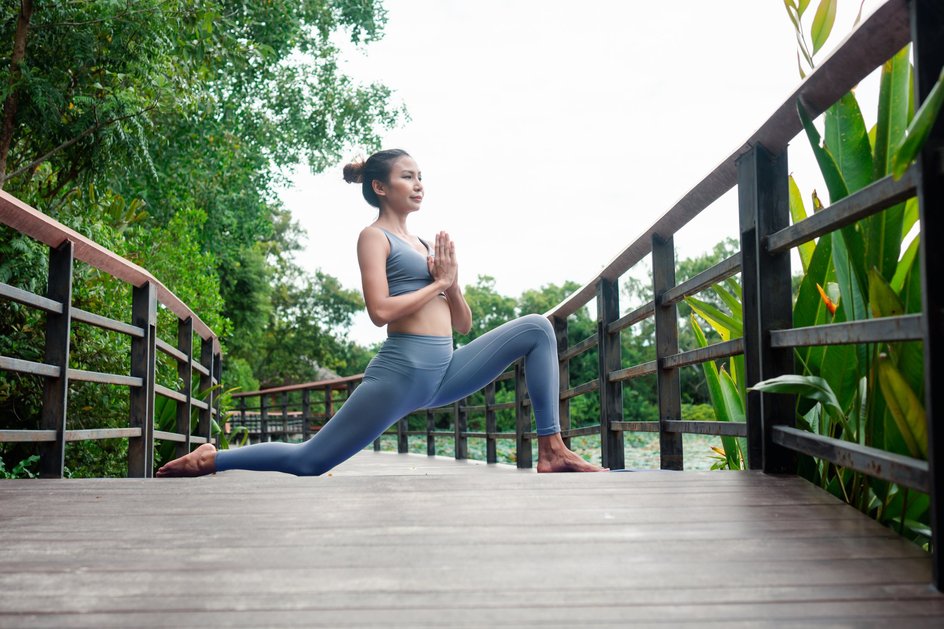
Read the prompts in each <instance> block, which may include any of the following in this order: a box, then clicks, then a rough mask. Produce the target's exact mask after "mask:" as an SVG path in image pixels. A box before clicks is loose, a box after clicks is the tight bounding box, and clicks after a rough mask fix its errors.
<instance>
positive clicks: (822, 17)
mask: <svg viewBox="0 0 944 629" xmlns="http://www.w3.org/2000/svg"><path fill="white" fill-rule="evenodd" d="M837 2H838V0H820V3H819V7H817V9H816V14H815V15H813V26H812V28H811V30H810V35H811V36H812V38H813V54H814V55H815V54H816V52H817V51H818V50H819V49H820V48H822V47H823V44H825V43H826V40H827V39H828V38H829V33H830V32H831V31H832V30H833V23H835V21H836V4H837Z"/></svg>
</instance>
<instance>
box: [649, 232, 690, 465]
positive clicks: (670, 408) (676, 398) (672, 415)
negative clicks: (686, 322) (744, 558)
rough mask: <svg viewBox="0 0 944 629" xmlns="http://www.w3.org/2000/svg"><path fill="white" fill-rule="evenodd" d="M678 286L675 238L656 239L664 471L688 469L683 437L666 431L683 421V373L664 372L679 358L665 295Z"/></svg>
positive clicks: (673, 311)
mask: <svg viewBox="0 0 944 629" xmlns="http://www.w3.org/2000/svg"><path fill="white" fill-rule="evenodd" d="M674 286H675V244H674V239H673V238H672V236H669V237H668V238H665V239H663V238H661V237H660V236H659V235H658V234H653V236H652V294H653V297H654V299H655V324H656V361H657V364H658V369H657V371H656V382H657V387H658V392H659V466H660V467H661V468H662V469H664V470H681V469H683V468H684V461H683V458H682V435H681V433H677V432H676V433H672V432H668V431H666V423H665V422H667V421H674V420H679V419H682V394H681V386H680V384H679V372H678V369H677V368H675V367H670V368H668V369H665V368H663V365H662V359H663V358H664V357H666V356H671V355H672V354H678V351H679V350H678V308H677V307H676V305H675V304H674V303H673V304H663V303H662V295H663V293H665V291H667V290H669V289H670V288H673V287H674Z"/></svg>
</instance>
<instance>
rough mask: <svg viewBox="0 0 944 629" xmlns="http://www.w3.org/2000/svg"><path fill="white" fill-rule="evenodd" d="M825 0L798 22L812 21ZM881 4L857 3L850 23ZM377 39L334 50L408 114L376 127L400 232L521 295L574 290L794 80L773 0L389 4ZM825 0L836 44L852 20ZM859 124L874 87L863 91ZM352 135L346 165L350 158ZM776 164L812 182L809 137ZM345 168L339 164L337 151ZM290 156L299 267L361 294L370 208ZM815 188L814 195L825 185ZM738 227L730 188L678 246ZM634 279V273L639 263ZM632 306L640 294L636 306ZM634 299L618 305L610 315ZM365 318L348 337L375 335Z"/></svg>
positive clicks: (421, 0) (717, 159)
mask: <svg viewBox="0 0 944 629" xmlns="http://www.w3.org/2000/svg"><path fill="white" fill-rule="evenodd" d="M818 4H819V2H818V0H816V1H814V2H811V6H810V8H809V9H808V10H807V13H806V14H805V15H804V21H805V22H806V26H807V29H808V28H809V25H810V23H811V22H812V18H813V11H814V10H815V9H816V6H817V5H818ZM880 4H881V2H879V1H878V0H865V4H864V11H863V13H864V15H868V14H869V13H871V12H872V11H873V10H874V8H875V7H877V6H879V5H880ZM384 6H385V7H386V9H387V11H388V23H387V25H386V28H385V31H384V32H385V35H384V37H383V39H381V40H380V41H379V42H375V43H372V44H370V45H367V46H362V47H354V46H351V45H345V46H343V59H344V61H343V62H342V64H341V67H342V69H343V70H344V71H345V72H346V73H347V74H348V75H350V76H352V77H353V78H354V79H355V80H357V81H359V82H362V83H369V82H375V81H376V82H381V83H383V84H385V85H387V86H388V87H390V88H391V89H392V90H393V91H394V95H393V98H394V99H395V102H398V103H403V104H405V105H406V107H407V109H408V111H409V114H410V121H409V122H407V123H405V124H403V125H401V126H400V127H399V128H396V129H393V130H390V131H388V132H385V133H384V134H383V142H382V143H383V146H384V148H403V149H405V150H407V151H408V152H409V153H410V154H411V155H412V156H413V157H414V158H415V159H416V161H417V163H418V164H419V166H420V169H421V170H422V172H423V178H424V186H425V198H424V201H423V206H422V208H421V210H420V211H419V212H418V213H417V214H415V215H413V216H411V217H410V223H409V224H408V227H409V229H410V231H411V232H412V233H414V234H418V235H420V236H424V237H426V236H432V235H433V234H434V233H435V232H437V231H439V230H446V231H447V232H449V234H450V236H451V237H452V239H453V240H454V241H455V243H456V250H457V257H458V260H459V278H460V281H461V282H462V284H463V285H467V284H471V283H474V282H475V279H476V277H477V276H478V275H490V276H492V277H494V278H495V285H496V289H497V290H498V291H499V292H500V293H502V294H504V295H510V296H518V295H519V294H520V293H522V292H523V291H525V290H527V289H532V288H539V287H541V286H543V285H546V284H551V283H553V284H562V283H563V282H565V281H567V280H573V281H576V282H578V283H580V284H584V283H586V282H587V281H589V280H591V279H592V278H593V277H594V276H595V275H596V274H597V273H599V271H600V270H601V268H602V267H604V266H605V265H606V264H607V263H608V262H609V261H610V260H612V259H613V258H614V257H616V255H617V254H618V253H619V252H620V251H622V250H623V249H624V248H625V247H626V246H628V245H629V244H630V243H631V242H632V241H633V240H635V238H636V237H637V236H638V235H639V234H641V233H642V232H644V231H645V230H646V229H647V228H648V227H649V226H650V225H651V224H652V223H654V222H655V221H656V220H657V219H658V218H659V217H660V216H661V215H662V214H664V213H665V212H666V211H667V210H668V209H669V208H670V207H671V206H672V205H673V204H674V203H675V202H676V201H677V200H678V199H679V198H681V197H682V196H683V195H684V194H685V193H686V192H687V191H688V190H689V189H691V188H692V187H693V186H694V185H696V184H697V183H698V182H699V181H701V179H702V178H704V176H705V175H707V174H708V173H709V172H710V171H711V170H713V169H714V168H715V167H716V166H717V165H718V164H719V163H721V162H722V161H723V160H724V159H725V158H727V157H728V156H729V155H730V154H731V153H732V152H733V151H734V150H735V149H736V148H737V147H738V146H740V145H741V144H742V143H743V141H744V140H745V139H747V138H748V137H749V136H750V135H751V134H753V133H754V132H755V131H756V130H757V128H759V127H760V125H761V124H762V123H763V122H764V121H765V120H766V119H767V117H769V116H770V115H771V114H772V113H773V111H774V110H775V109H776V108H777V107H778V106H779V105H780V104H781V103H782V102H783V101H784V100H785V99H786V98H787V96H789V94H790V93H791V92H792V91H793V90H794V89H795V88H796V87H797V85H798V84H799V83H800V77H799V73H798V70H797V59H796V40H795V34H794V31H793V27H792V25H791V24H790V21H789V18H788V17H787V13H786V11H785V9H784V5H783V1H782V0H726V1H725V2H720V3H707V2H699V1H696V0H671V1H670V0H667V1H665V2H640V1H638V0H637V1H629V0H622V1H620V0H595V1H594V2H580V3H577V2H573V1H563V0H475V1H473V0H386V1H385V2H384ZM858 9H859V2H858V1H849V0H839V9H838V11H837V17H836V23H835V26H834V30H833V35H832V37H831V38H830V42H829V44H828V45H827V47H826V48H825V49H824V51H823V52H822V53H820V54H819V55H817V59H818V60H820V61H821V60H822V59H824V58H825V55H826V54H828V51H829V50H830V49H831V48H833V47H834V46H835V45H837V44H838V43H839V42H840V41H841V40H842V39H843V38H844V37H845V35H846V34H847V33H848V32H850V31H851V30H852V25H853V23H854V20H855V16H856V13H857V11H858ZM860 89H861V90H862V92H861V93H860V102H862V103H863V110H864V113H865V115H866V121H867V124H871V123H870V118H869V115H870V113H871V116H872V118H871V120H873V121H874V109H875V108H874V107H873V106H871V105H869V104H866V103H867V102H868V100H867V98H868V94H867V93H868V91H869V89H870V88H869V86H868V85H867V84H864V85H863V86H860ZM364 153H365V152H364V150H363V149H359V148H358V147H352V148H351V150H350V152H349V155H348V158H353V157H354V156H356V155H358V154H364ZM789 160H790V170H791V172H793V174H794V176H795V178H796V179H797V181H798V184H799V186H800V189H801V191H803V192H804V195H805V196H806V197H807V198H808V197H809V193H810V192H811V191H812V189H813V188H814V187H816V188H819V189H820V191H822V190H823V186H822V180H821V179H820V178H819V176H818V171H817V169H816V167H815V162H814V161H813V159H812V154H811V151H810V150H809V146H808V144H807V141H806V139H805V137H798V138H796V139H795V140H794V142H793V144H792V145H791V150H790V156H789ZM344 161H348V160H347V159H346V160H344ZM343 163H344V162H341V163H339V164H338V165H337V166H336V167H333V168H329V169H328V170H327V171H326V172H324V173H322V174H319V175H313V174H311V173H310V172H308V171H307V170H306V169H304V168H300V169H298V171H296V172H295V173H294V174H293V176H292V177H291V181H292V185H291V186H290V187H288V188H286V189H285V190H282V191H281V193H280V196H281V198H282V200H283V202H284V203H285V205H286V207H287V208H289V209H290V210H291V212H292V214H293V216H294V218H295V220H296V221H298V223H299V224H300V225H301V226H302V228H303V229H305V230H306V232H307V238H306V240H305V248H304V250H303V251H302V252H300V254H299V255H298V258H297V259H298V262H299V263H300V264H301V265H302V267H303V268H306V269H308V270H310V271H314V270H316V269H321V270H322V271H324V272H326V273H329V274H331V275H333V276H335V277H337V278H338V279H339V280H340V281H341V283H342V284H343V285H344V286H345V287H348V288H355V289H358V290H360V275H359V271H358V266H357V257H356V251H355V244H356V241H357V235H358V233H359V232H360V230H361V229H362V228H363V227H364V226H365V225H367V224H369V223H371V222H372V221H373V220H374V219H375V218H376V210H374V209H373V208H371V207H370V206H368V205H367V204H366V203H365V202H364V200H363V197H362V196H361V193H360V186H355V185H349V184H345V183H344V182H343V180H342V179H341V167H342V165H343ZM821 196H825V195H821ZM727 236H731V237H737V207H736V195H735V193H734V191H732V192H729V193H728V194H727V195H725V196H724V197H722V198H721V199H720V200H719V201H717V202H716V203H714V204H713V205H712V206H711V207H710V208H709V209H708V210H706V211H705V212H703V213H702V214H701V215H700V216H699V217H698V218H696V219H695V220H693V221H692V222H691V223H689V224H688V225H687V226H686V227H685V228H683V229H682V231H681V232H680V233H679V234H678V235H676V238H675V244H676V250H677V254H676V255H677V256H678V257H679V258H681V257H690V256H693V255H697V254H700V253H703V252H705V251H707V250H710V249H711V248H712V247H713V245H714V244H715V243H716V242H718V241H720V240H721V239H722V238H724V237H727ZM633 273H634V274H635V275H637V276H639V277H646V275H645V274H646V269H645V268H641V269H638V270H636V271H634V272H633ZM635 305H639V304H635ZM632 306H633V304H623V310H624V311H625V310H627V309H629V308H630V307H632ZM385 336H386V333H385V331H384V329H383V328H377V327H375V326H374V325H373V324H372V323H371V322H370V320H369V319H368V318H367V315H366V313H362V314H360V315H358V316H357V317H356V319H355V322H354V325H353V327H352V329H351V331H350V333H349V338H351V339H352V340H355V341H357V342H359V343H361V344H365V345H370V344H373V343H375V342H378V341H380V340H382V339H383V338H385Z"/></svg>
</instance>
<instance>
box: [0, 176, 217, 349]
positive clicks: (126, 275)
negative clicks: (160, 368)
mask: <svg viewBox="0 0 944 629" xmlns="http://www.w3.org/2000/svg"><path fill="white" fill-rule="evenodd" d="M0 223H3V224H5V225H9V226H10V227H12V228H13V229H15V230H16V231H18V232H20V233H21V234H25V235H27V236H29V237H31V238H33V239H35V240H38V241H39V242H42V243H45V244H47V245H49V246H50V247H52V248H53V249H55V248H57V247H59V246H60V245H62V243H64V242H65V241H66V240H71V241H72V244H73V257H74V258H75V259H76V260H81V261H82V262H85V263H86V264H88V265H89V266H92V267H95V268H96V269H99V270H100V271H104V272H105V273H108V274H109V275H111V276H112V277H114V278H117V279H119V280H122V281H124V282H127V283H129V284H131V285H132V286H138V287H139V286H143V285H144V284H145V283H151V284H153V285H154V287H155V289H156V291H157V300H158V301H159V302H160V303H161V304H163V305H164V306H166V307H167V308H168V309H169V310H170V311H171V312H173V313H174V314H176V315H177V317H178V318H180V319H182V320H184V319H187V318H188V317H190V318H192V319H193V329H194V331H195V332H196V333H197V334H199V335H200V338H202V339H204V340H210V339H212V340H213V351H214V352H215V353H219V351H220V341H219V338H217V336H216V334H214V333H213V330H211V329H210V327H209V326H208V325H207V324H206V323H204V322H203V320H202V319H200V317H199V316H198V315H197V313H195V312H194V311H193V310H191V309H190V307H189V306H187V304H185V303H184V302H183V301H181V300H180V298H179V297H177V295H175V294H174V293H173V291H171V290H170V289H169V288H167V287H166V286H164V284H162V283H161V282H160V280H158V279H157V278H156V277H154V276H153V275H151V273H150V272H149V271H148V270H147V269H144V268H141V267H140V266H138V265H137V264H135V263H134V262H131V261H130V260H126V259H125V258H123V257H121V256H120V255H118V254H117V253H115V252H113V251H110V250H108V249H106V248H105V247H103V246H101V245H100V244H98V243H97V242H95V241H94V240H90V239H89V238H86V237H85V236H83V235H82V234H80V233H79V232H77V231H75V230H74V229H70V228H69V227H66V226H65V225H63V224H62V223H59V222H58V221H56V220H54V219H53V218H52V217H50V216H48V215H46V214H43V213H42V212H40V211H39V210H37V209H35V208H33V207H31V206H29V205H28V204H26V203H24V202H23V201H21V200H19V199H17V198H16V197H15V196H13V195H11V194H9V193H8V192H4V191H3V190H0Z"/></svg>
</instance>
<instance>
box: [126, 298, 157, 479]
mask: <svg viewBox="0 0 944 629" xmlns="http://www.w3.org/2000/svg"><path fill="white" fill-rule="evenodd" d="M131 323H132V325H136V326H138V327H140V328H143V329H144V336H143V337H142V338H132V339H131V375H132V376H135V377H137V378H141V380H142V385H141V386H140V387H131V405H130V406H131V418H130V426H131V427H132V428H140V429H141V436H140V437H132V438H131V439H129V440H128V476H129V477H134V478H150V477H151V476H152V475H153V473H154V464H153V460H154V362H155V356H154V353H155V351H156V338H157V294H156V292H155V289H154V285H153V284H151V283H150V282H145V283H144V284H142V285H141V286H136V287H135V288H134V290H133V291H132V305H131Z"/></svg>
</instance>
